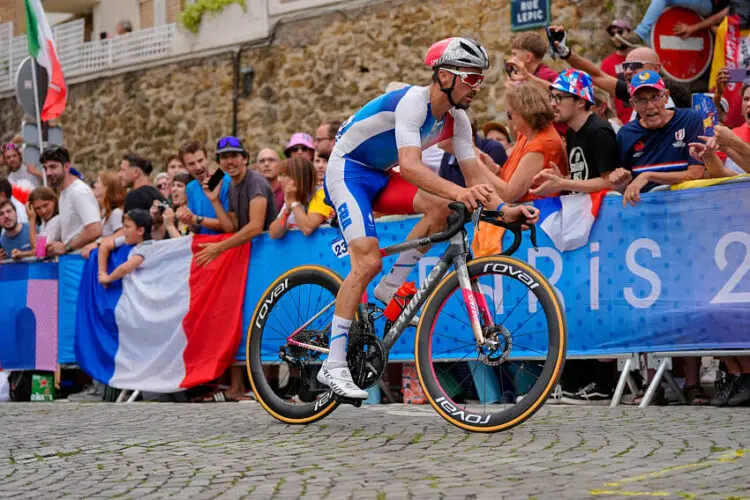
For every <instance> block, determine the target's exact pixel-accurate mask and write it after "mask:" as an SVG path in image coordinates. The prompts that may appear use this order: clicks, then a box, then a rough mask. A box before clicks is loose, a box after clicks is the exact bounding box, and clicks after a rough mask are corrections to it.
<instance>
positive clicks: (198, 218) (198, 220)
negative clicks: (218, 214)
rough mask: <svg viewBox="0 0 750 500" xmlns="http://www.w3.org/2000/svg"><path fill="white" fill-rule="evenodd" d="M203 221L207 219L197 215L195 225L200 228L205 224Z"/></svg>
mask: <svg viewBox="0 0 750 500" xmlns="http://www.w3.org/2000/svg"><path fill="white" fill-rule="evenodd" d="M203 219H205V217H203V216H202V215H197V216H196V217H195V223H196V224H198V225H199V226H200V225H201V224H203Z"/></svg>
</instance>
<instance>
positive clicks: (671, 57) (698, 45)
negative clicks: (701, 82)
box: [651, 7, 714, 82]
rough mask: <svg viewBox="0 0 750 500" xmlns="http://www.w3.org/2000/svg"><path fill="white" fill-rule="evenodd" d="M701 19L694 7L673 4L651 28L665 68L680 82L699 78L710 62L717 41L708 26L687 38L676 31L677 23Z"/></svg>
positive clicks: (652, 37)
mask: <svg viewBox="0 0 750 500" xmlns="http://www.w3.org/2000/svg"><path fill="white" fill-rule="evenodd" d="M702 20H703V18H702V17H701V16H699V15H698V14H696V13H695V12H693V11H692V10H688V9H683V8H682V7H670V8H668V9H667V10H665V11H664V13H663V14H662V15H661V16H659V19H658V20H657V21H656V24H655V25H654V29H653V30H651V46H652V47H653V48H654V50H655V51H656V53H657V54H659V57H660V58H661V65H662V67H663V68H664V72H665V73H666V74H667V75H668V76H669V77H671V78H672V79H674V80H677V81H678V82H692V81H693V80H697V79H698V78H700V76H701V75H702V74H703V73H704V72H705V71H706V70H707V69H708V66H709V65H710V64H711V57H712V56H713V52H714V41H713V35H712V34H711V32H710V31H709V30H703V31H700V32H697V33H693V34H692V35H691V36H690V37H689V38H686V39H682V38H680V37H679V36H677V35H675V34H674V27H675V25H676V24H677V23H685V24H696V23H698V22H700V21H702Z"/></svg>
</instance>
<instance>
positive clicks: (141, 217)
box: [125, 208, 154, 240]
mask: <svg viewBox="0 0 750 500" xmlns="http://www.w3.org/2000/svg"><path fill="white" fill-rule="evenodd" d="M125 216H126V217H127V218H128V219H130V220H132V221H133V222H135V227H142V228H143V229H144V230H145V233H144V234H143V237H144V238H145V239H147V240H148V239H150V238H151V226H153V224H154V219H152V218H151V214H150V213H149V211H148V210H144V209H142V208H132V209H130V210H128V212H127V213H126V214H125Z"/></svg>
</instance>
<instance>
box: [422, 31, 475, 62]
mask: <svg viewBox="0 0 750 500" xmlns="http://www.w3.org/2000/svg"><path fill="white" fill-rule="evenodd" d="M424 62H425V64H426V65H427V66H429V67H431V68H433V69H435V68H438V67H440V66H456V67H464V68H479V69H487V68H489V67H490V58H489V56H487V51H486V50H484V47H482V46H481V45H479V43H478V42H476V41H474V40H472V39H471V38H463V37H452V38H446V39H444V40H440V41H439V42H437V43H435V44H433V45H432V47H430V49H429V50H428V51H427V55H426V56H425V60H424Z"/></svg>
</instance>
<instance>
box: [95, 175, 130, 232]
mask: <svg viewBox="0 0 750 500" xmlns="http://www.w3.org/2000/svg"><path fill="white" fill-rule="evenodd" d="M126 195H127V192H126V191H125V188H124V187H122V184H121V183H120V180H119V178H118V175H117V174H116V173H115V172H113V171H111V170H103V171H102V172H100V173H99V177H97V179H96V183H94V196H96V201H97V203H98V204H99V213H100V214H101V218H102V236H112V235H117V234H118V233H120V232H121V231H122V215H123V211H122V207H123V206H124V205H125V197H126Z"/></svg>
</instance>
